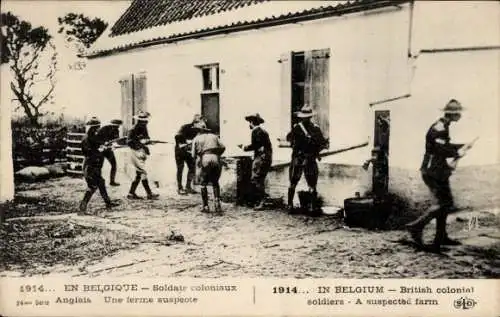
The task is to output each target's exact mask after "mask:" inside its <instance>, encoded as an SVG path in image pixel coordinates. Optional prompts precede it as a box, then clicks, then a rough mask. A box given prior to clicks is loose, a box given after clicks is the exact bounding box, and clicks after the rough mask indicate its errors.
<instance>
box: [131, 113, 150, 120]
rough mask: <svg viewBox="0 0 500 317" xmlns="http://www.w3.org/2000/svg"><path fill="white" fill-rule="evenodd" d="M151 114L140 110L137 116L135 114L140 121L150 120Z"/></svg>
mask: <svg viewBox="0 0 500 317" xmlns="http://www.w3.org/2000/svg"><path fill="white" fill-rule="evenodd" d="M150 116H151V115H150V114H149V112H143V111H141V112H139V113H138V114H137V115H136V116H134V118H135V119H137V120H139V121H149V117H150Z"/></svg>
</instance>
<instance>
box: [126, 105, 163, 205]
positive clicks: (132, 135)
mask: <svg viewBox="0 0 500 317" xmlns="http://www.w3.org/2000/svg"><path fill="white" fill-rule="evenodd" d="M135 118H136V120H137V123H136V124H135V125H134V127H133V128H132V130H130V132H129V135H128V138H127V144H128V146H129V147H130V150H131V160H132V165H134V167H135V170H136V175H135V179H134V181H133V182H132V185H131V186H130V190H129V193H128V195H127V198H129V199H141V197H139V196H137V194H136V193H135V190H136V189H137V186H139V183H141V182H142V186H144V189H145V190H146V194H147V198H148V199H157V198H158V197H159V195H158V194H154V193H153V192H152V191H151V188H150V187H149V182H148V174H147V171H146V159H147V157H148V156H149V155H150V151H149V148H148V147H147V145H148V144H149V143H150V141H151V140H150V138H149V133H148V128H147V124H148V119H149V113H143V112H141V113H139V114H138V115H137V116H136V117H135Z"/></svg>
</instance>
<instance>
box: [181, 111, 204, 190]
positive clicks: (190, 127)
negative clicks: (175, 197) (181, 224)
mask: <svg viewBox="0 0 500 317" xmlns="http://www.w3.org/2000/svg"><path fill="white" fill-rule="evenodd" d="M200 120H202V117H201V115H199V114H196V115H195V116H194V118H193V121H192V122H190V123H187V124H184V125H183V126H182V127H181V128H180V129H179V132H177V134H176V135H175V164H176V165H177V193H179V194H180V195H185V194H188V193H190V194H192V193H196V191H194V190H193V188H192V182H193V177H194V174H195V164H194V158H193V156H192V155H191V153H190V150H191V142H192V141H193V139H194V137H195V136H196V134H197V133H198V130H197V129H196V128H194V124H196V123H197V122H198V121H200ZM184 164H186V165H187V167H188V173H187V180H186V190H184V188H183V187H182V172H183V170H184Z"/></svg>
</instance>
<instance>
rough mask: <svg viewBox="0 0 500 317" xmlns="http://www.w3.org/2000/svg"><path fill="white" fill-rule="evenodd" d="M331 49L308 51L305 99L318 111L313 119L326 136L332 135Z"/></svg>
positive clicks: (306, 57) (306, 56) (306, 55)
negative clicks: (330, 122)
mask: <svg viewBox="0 0 500 317" xmlns="http://www.w3.org/2000/svg"><path fill="white" fill-rule="evenodd" d="M329 61H330V49H328V48H327V49H321V50H313V51H310V52H306V54H305V63H306V86H305V89H304V94H305V96H304V100H306V101H307V102H308V103H309V104H310V105H311V107H312V108H313V109H314V111H316V113H317V114H316V116H314V118H313V121H314V122H315V123H316V124H317V125H318V126H319V127H320V129H321V131H322V132H323V134H324V135H325V137H327V138H328V137H329V135H330V125H329V121H330V83H329V70H330V64H329Z"/></svg>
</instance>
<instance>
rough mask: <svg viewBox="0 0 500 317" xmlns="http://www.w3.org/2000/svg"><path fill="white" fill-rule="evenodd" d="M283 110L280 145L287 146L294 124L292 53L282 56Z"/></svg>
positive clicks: (281, 110) (281, 109) (281, 113)
mask: <svg viewBox="0 0 500 317" xmlns="http://www.w3.org/2000/svg"><path fill="white" fill-rule="evenodd" d="M279 63H280V65H281V108H280V118H281V119H280V138H279V139H280V145H286V135H287V134H288V132H290V129H291V122H292V111H291V108H292V52H287V53H283V54H281V57H280V59H279Z"/></svg>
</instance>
